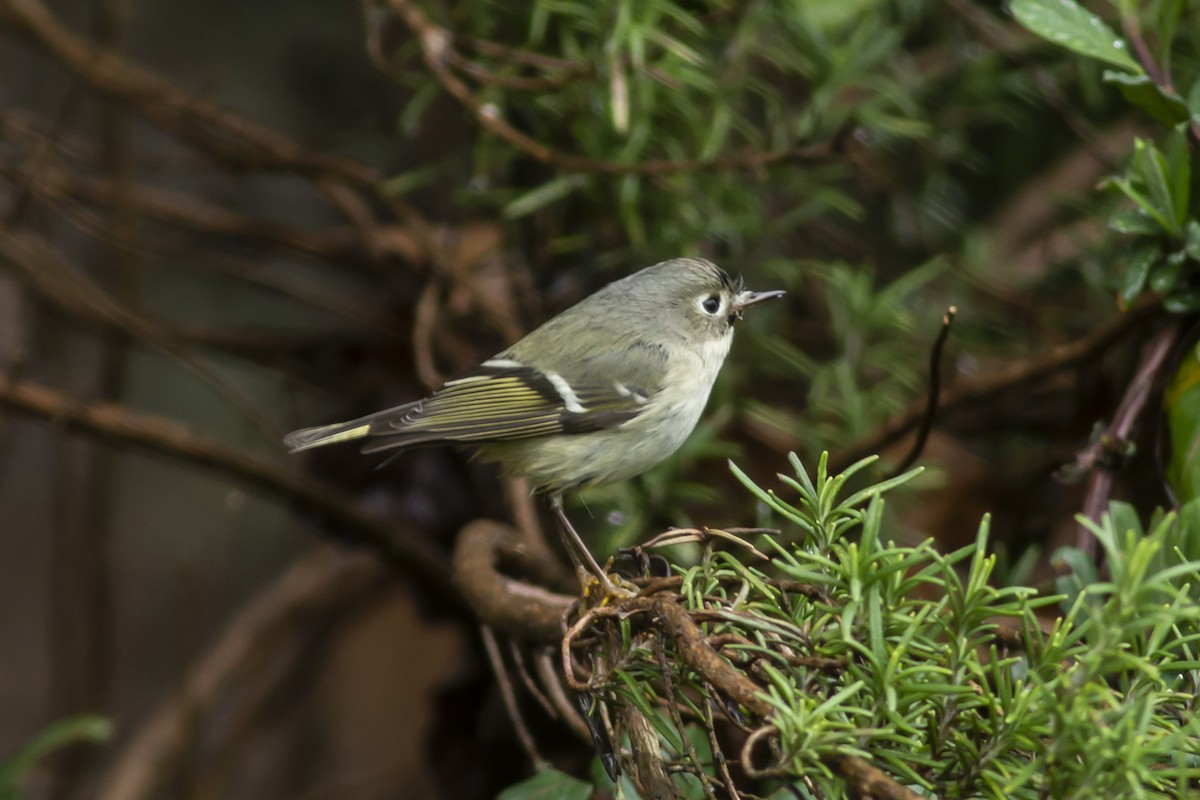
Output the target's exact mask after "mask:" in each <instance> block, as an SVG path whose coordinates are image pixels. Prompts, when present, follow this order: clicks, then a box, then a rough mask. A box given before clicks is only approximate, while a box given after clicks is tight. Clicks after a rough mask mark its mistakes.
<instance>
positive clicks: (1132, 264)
mask: <svg viewBox="0 0 1200 800" xmlns="http://www.w3.org/2000/svg"><path fill="white" fill-rule="evenodd" d="M1158 257H1159V254H1158V247H1156V246H1150V247H1143V248H1141V249H1140V250H1138V251H1137V252H1136V253H1134V254H1133V256H1131V257H1130V259H1129V260H1128V261H1127V262H1125V270H1124V271H1123V272H1122V273H1121V285H1120V288H1119V292H1120V296H1121V304H1122V305H1124V306H1128V305H1129V304H1130V303H1132V302H1133V301H1134V300H1136V299H1137V298H1138V296H1139V295H1140V294H1141V293H1142V290H1143V289H1145V288H1146V277H1147V276H1148V275H1149V274H1150V269H1151V267H1153V266H1154V265H1155V263H1157V262H1158Z"/></svg>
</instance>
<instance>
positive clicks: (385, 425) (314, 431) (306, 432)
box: [283, 403, 416, 453]
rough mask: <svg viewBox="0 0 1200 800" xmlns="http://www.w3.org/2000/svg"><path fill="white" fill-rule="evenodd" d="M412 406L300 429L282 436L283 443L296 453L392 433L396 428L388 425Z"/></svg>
mask: <svg viewBox="0 0 1200 800" xmlns="http://www.w3.org/2000/svg"><path fill="white" fill-rule="evenodd" d="M413 405H416V404H415V403H410V404H409V405H406V406H398V407H397V408H389V409H387V410H385V411H376V412H375V413H374V414H368V415H367V416H365V417H359V418H358V419H352V420H350V421H348V422H335V423H333V424H332V425H318V426H316V427H315V428H301V429H300V430H298V431H292V432H291V433H289V434H288V435H287V436H284V437H283V443H284V445H286V446H287V448H288V450H290V451H291V452H293V453H298V452H300V451H301V450H310V449H312V448H314V447H323V446H324V445H327V444H337V443H338V442H350V441H354V440H355V439H365V438H367V437H368V436H372V435H379V434H380V433H383V432H390V433H394V432H395V430H396V427H395V425H393V424H389V423H392V422H394V421H395V420H397V419H402V418H403V416H404V414H405V413H406V412H407V411H408V410H409V409H410V408H411V407H412V406H413Z"/></svg>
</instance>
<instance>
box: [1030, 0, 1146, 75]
mask: <svg viewBox="0 0 1200 800" xmlns="http://www.w3.org/2000/svg"><path fill="white" fill-rule="evenodd" d="M1011 8H1012V13H1013V16H1014V17H1016V18H1017V22H1020V23H1021V24H1022V25H1024V26H1025V27H1026V28H1028V29H1029V30H1030V31H1032V32H1033V33H1036V34H1037V35H1038V36H1041V37H1042V38H1043V39H1046V40H1048V41H1051V42H1054V43H1055V44H1057V45H1059V46H1061V47H1065V48H1067V49H1068V50H1070V51H1072V52H1075V53H1078V54H1080V55H1082V56H1088V57H1090V58H1096V59H1099V60H1101V61H1104V62H1106V63H1109V64H1112V65H1113V66H1114V67H1121V68H1122V69H1125V70H1128V71H1129V72H1132V73H1134V74H1138V75H1140V74H1142V73H1143V72H1145V70H1143V69H1142V67H1141V65H1140V64H1138V63H1137V62H1136V61H1134V60H1133V58H1132V57H1130V55H1129V45H1128V44H1127V43H1126V41H1125V40H1124V39H1122V38H1121V37H1119V36H1117V35H1116V34H1115V33H1113V32H1112V29H1111V28H1109V27H1108V25H1106V24H1105V23H1104V20H1102V19H1100V18H1099V17H1097V16H1096V15H1095V14H1093V13H1091V12H1090V11H1088V10H1087V9H1085V8H1083V7H1082V6H1080V5H1079V4H1078V3H1076V2H1074V0H1013V3H1012V6H1011Z"/></svg>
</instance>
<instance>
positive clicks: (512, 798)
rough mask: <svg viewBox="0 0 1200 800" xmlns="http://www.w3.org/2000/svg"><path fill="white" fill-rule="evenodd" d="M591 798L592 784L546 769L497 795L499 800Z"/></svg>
mask: <svg viewBox="0 0 1200 800" xmlns="http://www.w3.org/2000/svg"><path fill="white" fill-rule="evenodd" d="M591 796H592V785H591V784H590V783H584V782H583V781H581V780H578V779H577V778H572V777H571V776H570V775H568V774H566V773H565V772H559V771H558V770H556V769H546V770H542V771H541V772H539V773H537V774H536V775H534V776H533V777H532V778H530V779H529V780H525V781H521V782H520V783H516V784H513V785H512V786H510V787H508V788H507V789H505V790H504V791H503V792H501V793H500V794H499V795H497V800H559V798H562V800H588V798H589V797H591Z"/></svg>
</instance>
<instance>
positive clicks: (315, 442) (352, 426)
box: [283, 419, 371, 453]
mask: <svg viewBox="0 0 1200 800" xmlns="http://www.w3.org/2000/svg"><path fill="white" fill-rule="evenodd" d="M370 431H371V424H370V423H369V422H364V421H362V420H357V419H355V420H351V421H349V422H337V423H334V424H333V425H318V426H317V427H315V428H301V429H300V430H298V431H292V432H291V433H289V434H288V435H287V436H284V437H283V443H284V445H286V446H287V448H288V450H289V451H291V452H293V453H299V452H300V451H301V450H308V449H310V448H313V447H321V446H322V445H326V444H334V443H335V442H348V441H351V440H352V439H363V438H365V437H366V436H367V434H368V433H370Z"/></svg>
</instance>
